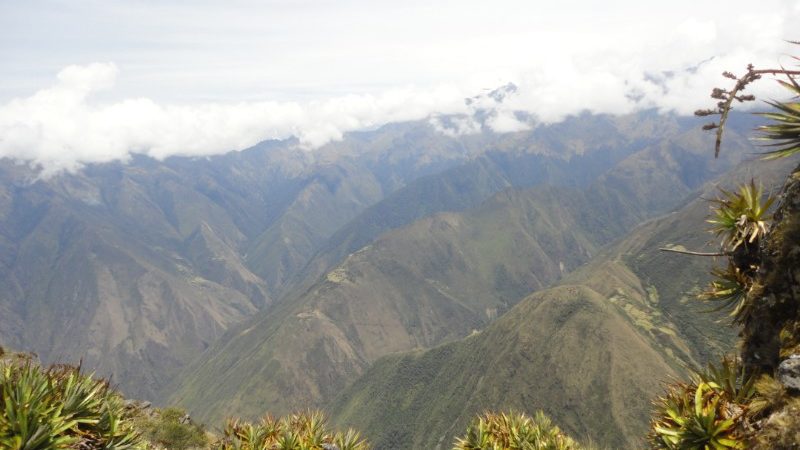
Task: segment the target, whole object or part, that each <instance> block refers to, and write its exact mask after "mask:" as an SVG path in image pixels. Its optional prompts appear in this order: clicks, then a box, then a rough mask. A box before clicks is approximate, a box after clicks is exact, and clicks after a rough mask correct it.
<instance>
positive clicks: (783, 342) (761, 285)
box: [650, 66, 800, 449]
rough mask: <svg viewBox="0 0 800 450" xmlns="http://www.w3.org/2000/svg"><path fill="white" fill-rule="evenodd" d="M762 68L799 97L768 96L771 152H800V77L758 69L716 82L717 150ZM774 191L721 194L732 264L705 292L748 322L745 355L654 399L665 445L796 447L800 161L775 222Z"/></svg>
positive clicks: (656, 439)
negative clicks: (735, 107) (730, 83)
mask: <svg viewBox="0 0 800 450" xmlns="http://www.w3.org/2000/svg"><path fill="white" fill-rule="evenodd" d="M763 74H778V75H782V76H785V77H786V81H784V80H779V82H780V83H781V84H782V85H783V86H784V87H786V88H787V89H788V90H789V92H790V93H791V95H792V99H791V100H789V101H786V102H770V103H769V104H770V105H771V106H773V108H774V111H773V112H769V113H764V114H763V115H764V116H765V117H767V118H769V119H770V120H771V123H770V124H768V125H765V126H762V127H760V129H759V130H760V131H761V134H762V136H761V137H762V139H763V140H764V141H765V142H766V145H767V146H769V147H770V150H771V151H769V152H768V153H767V156H766V158H767V159H775V158H782V157H786V156H791V155H795V154H798V153H800V84H798V83H797V81H796V79H795V77H796V76H798V75H800V72H798V71H791V70H785V69H783V68H782V69H779V70H778V69H774V70H773V69H767V70H756V69H755V68H753V67H752V66H748V68H747V73H746V74H745V75H743V76H742V77H736V76H734V75H733V74H731V73H728V72H726V73H725V74H724V76H725V77H726V78H730V79H733V80H736V84H735V85H734V87H733V88H731V89H719V88H718V89H715V90H714V92H713V93H712V97H713V98H715V99H717V100H719V103H718V104H717V109H715V110H701V111H698V112H697V114H698V115H701V116H706V115H713V114H719V115H720V120H719V123H718V124H717V123H712V124H710V125H708V126H706V129H717V146H716V153H717V154H719V150H720V143H721V139H722V132H723V130H724V126H725V121H726V118H727V115H728V113H729V111H730V109H731V105H732V104H733V103H734V101H738V102H745V101H752V100H754V97H753V96H751V95H743V94H742V91H744V90H745V88H746V87H747V86H748V85H749V84H750V83H752V82H754V81H756V80H758V79H760V78H761V76H762V75H763ZM774 201H775V199H774V198H771V197H770V198H766V199H764V196H763V193H762V191H761V189H760V188H759V187H757V185H756V183H755V182H752V181H751V183H750V184H748V185H743V186H741V188H740V189H739V190H738V191H736V192H729V191H722V193H721V195H720V197H719V198H718V199H717V200H715V201H714V202H713V211H714V213H713V218H712V219H711V220H709V222H710V223H711V224H712V229H711V231H712V232H714V233H715V234H717V235H718V236H720V237H721V238H722V242H721V245H720V253H719V255H721V256H725V257H726V263H725V266H724V268H718V269H714V270H713V271H712V274H713V275H714V276H715V277H716V279H715V280H714V281H713V282H712V283H711V285H710V286H709V288H708V289H707V291H706V292H704V293H703V294H702V295H701V296H700V298H701V299H703V300H706V301H709V302H713V303H714V304H715V305H717V307H718V308H722V309H728V310H729V311H730V315H731V317H732V321H733V324H735V325H737V326H741V329H740V330H741V331H740V337H741V339H742V344H741V352H740V355H739V356H737V357H736V358H733V359H725V360H724V361H723V363H722V365H721V367H719V368H715V367H713V366H712V367H710V368H709V370H708V371H706V372H704V373H697V374H696V375H695V376H694V377H693V378H692V379H691V381H690V382H678V383H675V384H673V385H671V386H670V387H669V388H668V390H667V393H666V394H665V395H664V396H662V397H661V398H660V399H658V400H657V402H656V407H657V408H656V414H655V417H654V419H653V422H652V432H651V435H650V440H651V443H652V445H653V447H654V448H665V449H695V448H697V449H743V448H757V449H789V448H798V445H800V392H799V391H800V290H799V289H798V282H799V281H800V272H799V271H800V220H799V219H800V167H797V168H796V169H795V170H794V172H793V173H792V174H791V175H790V176H789V178H788V180H787V182H786V184H785V186H784V188H783V191H782V198H781V202H780V204H779V206H778V207H777V209H776V211H775V213H774V215H773V217H772V220H771V222H770V221H769V216H768V214H767V212H768V209H769V207H770V205H771V204H772V203H773V202H774Z"/></svg>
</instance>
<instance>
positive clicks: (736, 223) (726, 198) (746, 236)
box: [708, 180, 775, 251]
mask: <svg viewBox="0 0 800 450" xmlns="http://www.w3.org/2000/svg"><path fill="white" fill-rule="evenodd" d="M720 191H721V194H722V195H721V196H720V197H719V198H717V199H714V200H711V201H712V203H713V205H714V206H713V208H712V209H713V217H712V218H711V219H709V220H708V222H709V223H711V225H712V228H711V231H712V232H714V233H715V234H717V235H718V236H722V247H723V248H724V249H727V250H729V251H735V250H736V249H738V248H739V247H740V246H742V245H744V246H754V245H756V244H757V242H758V240H759V239H760V238H762V237H763V236H764V235H765V234H766V233H767V222H766V219H767V211H768V210H769V208H770V206H772V203H773V202H774V201H775V197H768V198H767V199H766V200H765V201H763V202H762V201H761V199H762V198H763V196H764V191H763V188H762V187H761V186H756V183H755V181H753V180H750V183H748V184H743V185H742V186H740V187H739V190H738V191H727V190H725V189H720Z"/></svg>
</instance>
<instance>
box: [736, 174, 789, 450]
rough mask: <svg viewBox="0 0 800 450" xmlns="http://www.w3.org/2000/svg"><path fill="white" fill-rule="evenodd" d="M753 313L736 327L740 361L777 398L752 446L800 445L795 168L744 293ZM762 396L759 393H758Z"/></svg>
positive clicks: (787, 446) (757, 423) (784, 446)
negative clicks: (768, 383) (771, 384)
mask: <svg viewBox="0 0 800 450" xmlns="http://www.w3.org/2000/svg"><path fill="white" fill-rule="evenodd" d="M750 296H751V298H750V299H749V300H750V301H752V302H753V314H752V316H751V317H750V319H749V320H748V321H747V322H746V323H745V324H744V327H743V329H742V338H743V343H742V358H743V360H744V363H745V368H746V369H747V370H748V371H750V372H751V373H752V374H753V375H754V376H774V377H775V379H776V380H777V381H778V382H779V383H780V385H782V388H780V391H781V392H782V394H781V395H780V396H779V398H775V399H774V400H772V403H771V404H770V406H769V409H768V413H767V414H766V415H765V416H764V418H763V419H761V420H759V421H758V422H756V423H755V424H754V425H755V429H754V430H753V440H752V444H753V446H754V448H772V449H774V448H798V447H797V446H798V445H800V444H798V443H800V166H799V167H797V168H796V169H795V170H794V172H793V173H792V174H791V175H790V176H789V177H788V179H787V181H786V184H785V186H784V188H783V191H782V194H781V202H780V205H779V206H778V208H777V211H776V212H775V215H774V222H773V226H772V229H771V230H770V232H769V234H768V235H767V237H766V239H764V242H763V245H762V247H761V265H760V268H759V273H758V276H757V279H756V283H755V286H754V288H753V290H752V291H751V293H750ZM760 394H762V395H763V393H760Z"/></svg>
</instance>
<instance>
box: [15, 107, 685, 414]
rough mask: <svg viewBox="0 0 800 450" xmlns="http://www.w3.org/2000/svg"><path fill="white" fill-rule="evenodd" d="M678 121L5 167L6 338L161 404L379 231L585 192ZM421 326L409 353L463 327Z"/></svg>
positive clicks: (392, 134) (405, 135)
mask: <svg viewBox="0 0 800 450" xmlns="http://www.w3.org/2000/svg"><path fill="white" fill-rule="evenodd" d="M657 125H658V126H657ZM685 126H686V125H685V124H682V123H680V122H679V121H678V120H676V119H675V118H669V117H667V118H663V117H658V116H655V115H652V114H642V115H639V116H631V117H625V118H612V117H608V116H581V117H577V118H572V119H570V120H568V121H566V122H564V123H562V124H558V125H553V126H549V127H540V128H537V129H535V130H533V131H530V132H521V133H514V134H508V135H493V134H479V135H474V136H465V137H462V138H451V137H446V136H442V135H440V134H438V133H436V132H434V131H433V129H432V128H431V127H430V126H429V125H428V124H427V123H424V122H418V123H407V124H394V125H389V126H386V127H383V128H381V129H378V130H375V131H371V132H365V133H353V134H350V135H347V136H346V137H345V139H343V140H342V141H341V142H336V143H332V144H329V145H327V146H325V147H323V148H321V149H318V150H316V151H315V152H314V153H313V154H312V153H308V152H305V151H303V150H301V149H298V148H297V145H296V142H293V141H286V142H266V143H263V144H260V145H258V146H256V147H254V148H252V149H249V150H246V151H243V152H234V153H230V154H227V155H224V156H216V157H209V158H170V159H168V160H166V161H156V160H152V159H149V158H145V157H134V158H132V160H131V161H130V162H128V163H125V164H116V163H115V164H104V165H96V166H89V167H87V168H85V169H83V170H81V171H79V172H78V173H75V174H61V175H58V176H55V177H53V178H50V179H47V180H39V179H37V178H36V173H35V171H34V170H31V169H30V168H28V167H26V166H21V165H16V164H14V163H12V162H9V161H2V162H0V248H2V252H0V283H2V287H0V341H2V342H3V343H4V344H7V345H10V346H12V347H15V348H24V349H29V350H32V351H35V352H37V353H39V355H40V356H41V357H42V358H43V360H44V361H46V362H51V361H57V360H68V361H75V360H78V359H81V358H82V359H83V361H84V366H85V367H87V368H89V369H93V370H97V371H98V372H99V373H100V374H103V375H113V377H114V380H115V382H117V383H119V384H120V386H121V387H122V389H123V390H124V391H126V393H128V394H130V395H133V396H137V397H141V398H155V395H156V393H157V392H161V391H162V388H163V386H164V385H165V384H167V383H168V382H170V381H171V380H172V378H173V377H174V376H175V375H176V374H177V373H178V370H179V369H180V368H181V367H183V366H185V365H186V364H187V363H188V362H189V361H191V360H192V359H194V358H195V357H196V356H197V355H198V354H199V353H200V352H202V351H203V350H204V349H206V348H207V347H209V346H210V345H212V343H214V342H216V341H217V340H218V338H219V337H220V336H221V335H222V334H223V333H224V332H225V331H226V330H228V329H229V328H230V327H231V326H232V325H233V324H236V323H239V322H241V321H243V320H245V319H247V318H248V317H251V316H252V315H253V314H255V313H256V312H257V311H259V310H264V309H267V310H269V309H271V308H272V306H270V305H273V304H274V302H275V300H276V299H279V298H287V299H293V298H297V297H298V296H299V295H300V294H301V293H302V292H304V290H305V289H307V288H308V287H309V286H311V285H313V283H314V282H316V280H317V279H318V278H319V276H320V275H323V274H325V273H327V272H328V271H329V270H330V269H331V268H332V267H334V266H336V265H337V264H339V263H341V262H342V260H343V259H344V258H345V257H347V255H349V254H350V253H353V252H354V251H356V250H358V249H359V248H361V247H363V246H364V245H367V244H369V243H370V242H372V240H374V239H375V238H376V237H377V236H378V235H380V234H381V233H383V232H385V231H388V230H390V229H392V228H398V227H402V226H404V225H407V224H410V223H411V222H413V221H414V220H416V219H419V218H422V217H425V216H429V215H431V214H434V213H436V212H439V211H460V210H464V209H467V208H471V207H475V206H477V205H478V204H480V203H481V202H482V201H484V200H485V199H486V198H488V197H490V196H491V195H493V194H495V193H497V192H498V191H500V190H502V189H506V188H508V187H511V186H534V185H537V184H542V183H550V182H554V183H555V184H557V185H561V186H567V187H570V186H571V187H573V188H575V187H578V186H583V185H586V184H588V183H590V182H591V180H592V179H594V178H595V177H596V176H597V175H598V174H599V173H601V172H602V171H603V170H605V169H607V168H609V167H612V166H614V165H615V164H616V163H617V162H619V161H620V160H621V159H623V158H625V157H627V156H628V155H630V154H632V153H634V152H635V151H637V150H639V149H641V148H642V147H643V146H645V145H647V144H649V143H652V142H654V141H655V140H657V139H658V138H659V137H663V136H666V135H670V134H675V133H676V132H677V131H678V130H681V129H683V128H684V127H685ZM480 155H486V156H480ZM384 199H387V201H388V200H389V199H392V200H391V201H389V202H388V203H384V204H383V206H381V204H382V201H383V200H384ZM371 207H372V208H371ZM387 211H392V212H393V214H394V215H392V214H388V213H387ZM359 221H360V222H359ZM334 235H335V236H337V237H336V238H332V236H334ZM315 255H316V257H315ZM312 258H313V260H314V262H313V263H311V264H309V261H311V260H312ZM492 270H494V269H492ZM498 270H499V269H498ZM552 273H555V272H552ZM498 276H500V279H501V280H502V279H503V278H502V277H503V276H504V275H503V274H502V273H501V272H499V275H498ZM548 276H549V275H548ZM527 282H528V281H526V283H527ZM536 285H537V286H538V284H536ZM525 286H527V285H525ZM295 287H297V288H295ZM515 289H516V288H515ZM519 289H522V288H519ZM525 289H527V287H525ZM403 295H406V296H407V295H408V294H403ZM503 295H504V296H506V297H508V295H510V294H503ZM514 295H517V294H514ZM501 297H502V296H501ZM506 297H503V299H504V300H503V302H508V300H507V299H506ZM287 302H288V301H287ZM287 302H282V303H281V305H279V306H280V307H279V308H278V307H276V308H277V309H276V310H280V309H281V308H285V307H286V306H285V305H284V304H283V303H287ZM498 302H499V300H498ZM288 303H291V302H288ZM288 303H287V304H288ZM498 305H500V303H498ZM470 314H472V315H474V314H475V313H474V311H473V312H470ZM481 314H482V316H481V317H483V319H480V320H477V319H473V320H475V325H476V326H478V325H480V324H482V323H484V321H485V320H486V319H485V317H486V311H485V308H483V312H481ZM471 317H472V316H471ZM428 328H429V329H430V330H434V329H435V328H437V325H436V322H435V321H431V322H430V325H428ZM430 333H432V335H435V336H436V337H435V338H430V339H428V338H426V339H428V340H425V339H423V340H420V342H421V343H426V344H425V345H427V343H433V342H438V341H439V340H440V339H442V336H444V337H447V338H449V337H450V336H453V337H455V336H457V335H460V334H459V333H461V331H459V332H458V333H455V334H453V332H451V331H430ZM415 339H416V338H415ZM409 342H410V341H409ZM420 345H421V344H420ZM379 353H380V352H379ZM359 370H360V369H359Z"/></svg>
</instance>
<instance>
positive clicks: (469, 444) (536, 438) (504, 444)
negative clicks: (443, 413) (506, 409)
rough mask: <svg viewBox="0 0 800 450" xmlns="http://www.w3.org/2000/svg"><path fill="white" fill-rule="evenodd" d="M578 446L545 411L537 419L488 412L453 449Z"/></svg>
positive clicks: (542, 449) (562, 449) (544, 449)
mask: <svg viewBox="0 0 800 450" xmlns="http://www.w3.org/2000/svg"><path fill="white" fill-rule="evenodd" d="M579 448H580V447H579V446H578V444H577V443H576V442H575V441H573V440H572V439H570V438H569V437H568V436H566V435H565V434H564V433H563V432H562V431H561V430H560V429H559V428H558V427H557V426H555V425H554V424H553V423H552V422H551V421H550V419H549V418H548V417H547V416H546V415H545V414H544V413H543V412H541V411H539V412H537V413H536V414H535V415H534V417H529V416H527V415H525V414H523V413H518V412H511V413H500V414H496V413H485V414H483V415H481V416H479V417H477V418H476V419H475V420H473V421H472V423H471V424H470V425H469V427H467V432H466V434H465V435H464V436H462V437H460V438H458V439H456V442H455V445H454V447H453V450H501V449H514V450H516V449H531V450H577V449H579Z"/></svg>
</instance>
